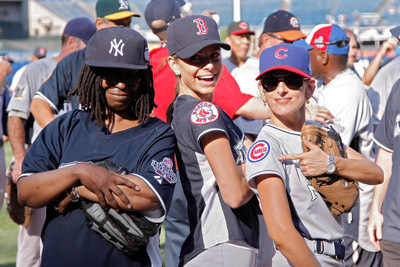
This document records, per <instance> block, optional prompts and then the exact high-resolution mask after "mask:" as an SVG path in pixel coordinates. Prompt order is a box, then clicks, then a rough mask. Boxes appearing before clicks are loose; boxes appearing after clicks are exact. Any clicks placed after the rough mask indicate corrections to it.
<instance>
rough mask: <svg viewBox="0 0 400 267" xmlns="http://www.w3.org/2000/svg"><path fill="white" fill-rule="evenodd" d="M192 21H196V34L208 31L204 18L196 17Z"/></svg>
mask: <svg viewBox="0 0 400 267" xmlns="http://www.w3.org/2000/svg"><path fill="white" fill-rule="evenodd" d="M193 22H195V23H196V25H197V29H199V31H198V32H197V35H202V34H207V33H208V28H207V25H206V22H205V20H204V19H202V18H198V19H195V20H193Z"/></svg>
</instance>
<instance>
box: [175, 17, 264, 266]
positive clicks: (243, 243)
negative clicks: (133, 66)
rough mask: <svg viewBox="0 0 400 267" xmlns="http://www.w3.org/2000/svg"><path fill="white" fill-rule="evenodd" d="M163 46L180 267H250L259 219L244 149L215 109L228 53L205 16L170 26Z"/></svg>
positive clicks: (253, 262) (235, 131)
mask: <svg viewBox="0 0 400 267" xmlns="http://www.w3.org/2000/svg"><path fill="white" fill-rule="evenodd" d="M167 39H168V52H169V55H170V56H169V57H168V63H169V65H170V66H171V68H172V70H173V71H174V72H175V74H176V77H177V86H176V90H177V91H176V95H177V97H176V99H175V101H174V102H173V104H172V105H171V107H172V109H171V111H172V113H170V114H169V116H168V117H169V120H170V121H171V124H172V127H173V129H174V132H175V135H176V138H177V141H178V148H179V152H178V155H177V159H178V166H179V173H180V178H181V179H182V187H183V190H184V192H185V195H186V198H187V200H188V215H189V224H190V233H189V236H188V237H187V239H186V241H185V243H184V245H183V247H182V250H181V257H180V265H185V266H256V259H257V247H258V219H257V214H256V209H255V206H254V205H253V202H251V201H250V200H251V199H252V197H253V196H254V195H253V193H252V192H251V191H250V189H249V187H248V186H247V182H246V178H245V177H244V167H245V161H246V156H245V155H246V150H247V149H246V145H247V146H248V145H249V144H250V143H249V142H250V141H249V140H246V139H245V136H244V134H243V133H242V132H241V131H240V129H239V128H238V127H237V126H236V125H235V124H234V123H233V122H232V120H231V119H230V118H229V116H228V115H227V114H226V113H225V112H224V111H223V110H222V109H221V108H220V107H219V106H217V105H215V104H214V103H213V94H214V90H215V86H216V84H217V82H218V80H219V78H220V76H221V73H222V69H223V65H222V60H221V48H224V49H230V47H229V45H228V44H226V43H223V42H221V41H220V38H219V34H218V27H217V24H216V23H215V21H214V20H213V19H211V18H209V17H205V16H187V17H185V18H181V19H178V20H175V21H174V22H173V23H171V25H170V26H169V27H168V30H167ZM171 117H172V119H171ZM171 208H174V207H173V206H171Z"/></svg>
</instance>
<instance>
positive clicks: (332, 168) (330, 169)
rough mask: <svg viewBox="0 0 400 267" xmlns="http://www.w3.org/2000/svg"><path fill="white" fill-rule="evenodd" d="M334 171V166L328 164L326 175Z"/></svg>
mask: <svg viewBox="0 0 400 267" xmlns="http://www.w3.org/2000/svg"><path fill="white" fill-rule="evenodd" d="M335 170H336V165H335V164H329V165H328V166H326V173H327V174H332V173H334V172H335Z"/></svg>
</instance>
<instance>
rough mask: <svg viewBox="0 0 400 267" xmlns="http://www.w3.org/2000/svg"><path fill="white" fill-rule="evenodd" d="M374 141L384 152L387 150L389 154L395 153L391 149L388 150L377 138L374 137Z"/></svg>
mask: <svg viewBox="0 0 400 267" xmlns="http://www.w3.org/2000/svg"><path fill="white" fill-rule="evenodd" d="M374 141H375V143H376V144H377V145H378V146H379V147H380V148H382V149H384V150H386V151H389V152H391V153H393V149H390V148H388V147H387V146H385V145H383V144H382V143H381V142H379V141H378V140H376V139H375V137H374Z"/></svg>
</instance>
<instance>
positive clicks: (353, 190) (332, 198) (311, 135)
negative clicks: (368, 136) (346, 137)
mask: <svg viewBox="0 0 400 267" xmlns="http://www.w3.org/2000/svg"><path fill="white" fill-rule="evenodd" d="M301 136H302V137H303V136H304V137H305V138H306V139H307V140H308V141H309V142H310V143H312V144H315V145H318V146H319V147H320V148H321V149H322V150H324V151H325V152H326V153H327V154H333V155H334V156H336V157H343V158H345V157H346V154H345V151H344V146H343V143H342V140H341V138H340V135H339V134H338V133H337V132H336V131H335V130H334V129H333V128H332V127H331V128H330V129H327V130H325V129H323V128H321V127H319V126H317V125H314V124H308V125H304V126H303V128H302V129H301ZM302 147H303V151H304V152H307V151H309V149H308V148H307V147H306V146H305V145H304V143H303V144H302ZM307 179H308V180H309V181H310V183H311V185H312V186H313V187H314V188H315V189H316V190H317V191H318V192H319V194H320V195H321V197H322V199H323V200H324V201H325V203H326V205H327V206H328V208H329V210H330V211H331V212H332V214H334V215H340V214H342V213H346V212H349V211H350V210H351V208H352V207H353V206H354V203H355V202H356V200H357V198H358V185H357V184H356V183H355V182H354V181H352V180H348V179H346V178H344V177H340V176H337V175H334V174H325V175H320V176H314V177H307Z"/></svg>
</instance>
